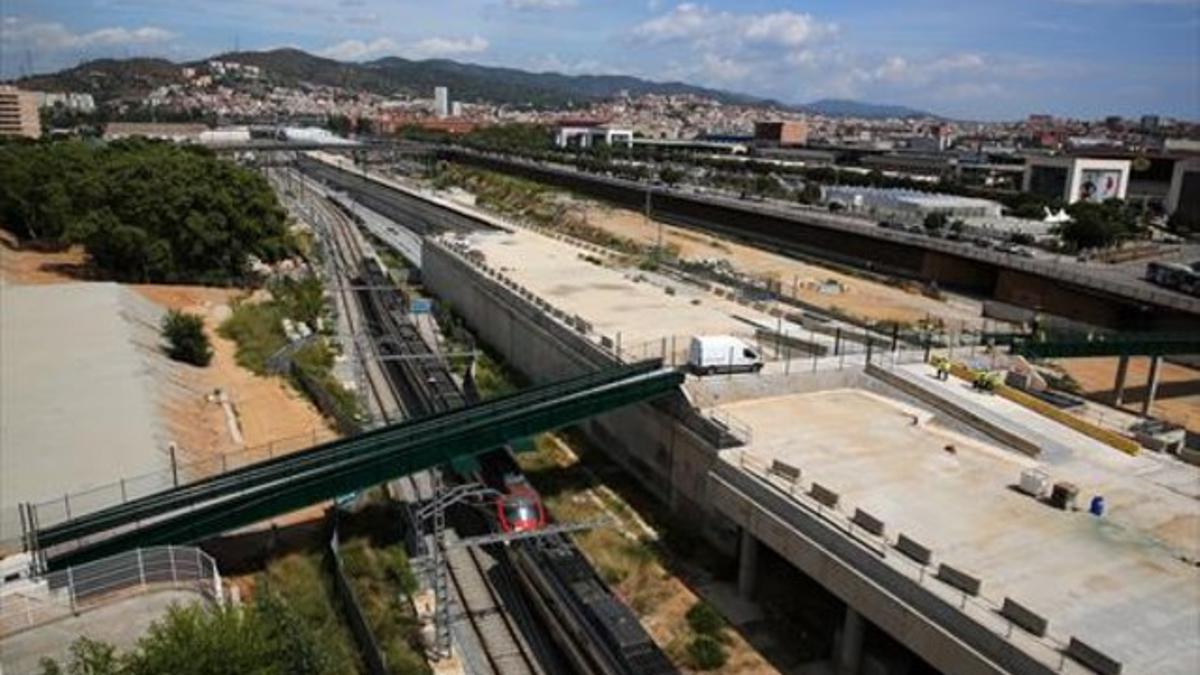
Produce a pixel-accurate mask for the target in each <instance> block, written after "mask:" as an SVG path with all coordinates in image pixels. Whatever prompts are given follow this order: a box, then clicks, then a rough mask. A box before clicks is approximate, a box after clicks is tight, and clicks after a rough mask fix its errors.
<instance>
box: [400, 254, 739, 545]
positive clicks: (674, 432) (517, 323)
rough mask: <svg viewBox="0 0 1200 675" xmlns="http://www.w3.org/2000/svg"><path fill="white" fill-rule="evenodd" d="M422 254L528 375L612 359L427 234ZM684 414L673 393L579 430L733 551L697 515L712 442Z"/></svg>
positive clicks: (471, 322) (718, 523)
mask: <svg viewBox="0 0 1200 675" xmlns="http://www.w3.org/2000/svg"><path fill="white" fill-rule="evenodd" d="M422 260H423V261H424V269H423V270H422V277H423V280H424V284H425V286H426V287H427V288H428V289H429V290H430V291H431V292H432V293H433V294H434V295H436V296H437V297H438V298H439V299H440V300H441V301H442V302H444V303H448V304H449V305H450V306H451V307H452V308H453V310H454V312H455V313H456V314H458V315H459V316H461V317H462V318H463V320H464V321H465V322H466V323H467V325H468V326H469V327H470V328H471V330H472V331H474V333H475V335H476V336H478V337H479V339H480V340H482V341H483V342H485V343H487V344H488V345H489V346H491V347H492V348H493V349H495V350H496V351H498V352H499V353H500V354H501V356H503V357H504V359H505V361H506V362H507V363H508V364H509V365H510V366H511V367H512V368H514V369H515V370H516V371H517V372H519V373H521V375H523V376H525V377H526V378H528V379H529V380H530V381H532V382H536V383H545V382H551V381H555V380H559V379H562V378H565V377H570V376H574V375H580V374H583V373H585V372H592V371H595V370H596V369H598V368H604V367H611V366H612V365H614V364H615V363H616V360H615V357H614V356H613V355H612V353H611V352H609V351H607V350H606V349H604V348H603V347H601V346H600V345H599V344H598V340H595V338H594V336H588V335H585V334H584V333H582V332H580V331H579V330H578V329H577V328H570V327H568V326H566V325H565V324H564V323H562V322H560V321H558V320H556V319H554V318H552V317H551V316H549V315H548V314H547V313H546V312H545V311H544V309H540V308H538V307H537V306H536V305H535V304H533V303H531V302H529V301H528V300H527V299H526V298H525V297H523V296H522V295H521V293H520V292H519V290H515V289H513V288H511V287H509V286H507V285H505V284H504V283H503V282H501V281H500V280H498V279H497V278H495V277H493V276H490V275H489V274H487V273H485V272H483V271H481V270H480V268H478V267H477V266H476V265H475V264H474V263H472V262H470V261H468V260H466V259H465V258H463V257H462V256H460V255H459V254H458V253H457V252H455V251H453V250H451V249H450V248H448V247H446V246H445V245H443V244H441V243H439V242H435V241H430V240H426V242H425V246H424V248H423V251H422ZM690 414H691V413H690V405H689V404H688V403H687V401H686V399H684V397H683V396H682V395H678V396H677V397H675V398H672V399H667V400H662V401H656V402H653V403H645V404H640V405H635V406H630V407H627V408H623V409H621V410H616V411H613V412H611V413H607V414H605V415H602V416H599V417H596V418H593V419H591V420H589V421H587V422H585V423H583V424H581V425H580V429H581V430H582V431H583V432H584V433H585V434H586V435H587V436H588V438H589V440H590V441H591V442H592V443H594V444H595V445H596V446H598V447H599V448H601V449H603V450H604V451H605V452H606V453H607V454H608V456H609V457H611V458H612V459H613V460H614V461H616V462H617V463H618V464H620V465H621V466H622V468H624V469H625V470H626V471H628V472H629V473H630V474H631V475H633V476H635V477H636V478H637V479H638V480H639V481H641V483H642V485H643V486H644V487H645V489H646V490H647V491H648V492H649V493H650V494H653V495H655V496H656V497H658V498H659V499H661V500H662V502H663V503H664V504H666V505H667V506H669V507H670V508H671V510H672V511H674V512H677V513H680V514H686V516H687V518H686V521H687V522H688V523H690V524H694V525H696V526H697V527H698V528H699V527H701V525H702V524H703V529H704V532H705V534H706V535H708V538H709V539H710V540H711V541H712V543H713V544H714V545H716V546H717V547H718V548H720V549H722V550H724V551H725V552H728V553H732V552H733V551H734V550H735V548H736V543H737V539H736V531H735V530H734V529H733V528H732V527H731V526H729V525H728V524H726V523H724V522H723V520H724V519H723V518H721V517H720V516H717V517H715V518H712V519H709V518H703V517H697V514H707V513H709V511H710V509H709V507H708V506H707V505H708V504H709V503H710V500H709V499H708V495H707V490H708V485H707V480H706V476H707V474H708V470H709V468H710V467H711V466H712V464H713V463H714V462H715V461H716V449H715V448H714V447H713V445H711V444H710V443H709V442H706V440H705V439H704V437H702V436H700V435H699V434H697V433H696V432H695V431H693V430H694V429H697V428H702V427H703V426H704V425H703V424H702V423H698V420H697V419H695V418H694V417H692V418H690V419H689V420H688V421H689V424H688V425H685V424H684V423H683V421H682V420H683V419H684V417H685V416H686V415H690ZM689 427H690V428H689ZM706 521H707V522H706Z"/></svg>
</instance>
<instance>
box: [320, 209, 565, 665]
mask: <svg viewBox="0 0 1200 675" xmlns="http://www.w3.org/2000/svg"><path fill="white" fill-rule="evenodd" d="M317 208H320V209H321V210H322V213H323V214H324V220H325V223H324V224H325V225H326V226H327V228H326V229H327V230H328V232H327V233H326V234H327V237H328V241H329V244H330V247H329V248H330V254H331V255H332V256H333V258H334V267H335V268H336V274H337V275H338V278H337V279H336V280H335V282H336V285H337V287H338V293H339V294H340V296H341V297H342V299H343V302H344V303H345V306H346V307H347V310H348V314H349V315H352V316H353V319H351V316H348V317H347V318H348V319H351V327H352V329H353V330H355V331H356V333H358V332H359V331H361V332H362V333H363V334H369V335H371V336H372V340H371V343H372V344H374V343H375V341H376V339H379V347H380V349H379V351H380V353H381V354H383V355H385V356H389V357H392V360H386V359H385V360H384V361H383V363H384V367H383V368H378V367H375V368H372V369H368V370H367V378H366V379H367V380H368V383H367V384H368V387H369V390H368V392H367V393H368V395H369V396H371V397H373V398H375V402H376V404H377V405H378V406H379V408H380V409H381V410H387V409H388V407H389V406H388V402H389V401H388V399H394V400H395V401H397V402H401V405H402V406H403V408H404V410H405V411H406V413H407V414H408V416H419V415H423V414H430V413H433V412H440V411H443V410H450V409H453V408H456V407H460V406H461V405H464V404H465V399H464V398H463V396H462V394H461V392H460V390H459V389H458V387H457V384H456V383H455V382H454V381H453V379H452V378H451V377H450V376H449V373H448V370H447V369H446V368H445V367H444V365H443V364H441V363H440V360H439V357H438V355H437V354H436V353H435V352H433V350H431V349H430V348H429V347H428V345H426V344H425V342H424V340H423V339H422V338H421V336H420V334H419V333H418V332H417V331H416V329H415V327H414V326H412V324H411V323H410V322H408V321H407V319H405V318H404V316H403V311H404V307H403V304H402V303H401V302H400V300H399V298H398V297H396V296H397V295H398V292H397V293H388V292H387V291H386V290H384V289H385V288H387V287H389V286H391V285H392V284H391V280H390V279H389V278H387V276H386V273H385V272H384V271H383V268H382V266H381V265H379V264H378V259H377V258H375V257H374V256H373V255H371V254H369V253H368V252H367V251H366V250H365V247H364V246H363V244H362V242H361V240H360V239H359V236H360V235H359V233H358V231H357V228H356V224H355V223H354V221H353V216H352V214H348V213H346V212H344V211H343V210H341V209H340V207H339V206H338V205H335V204H333V203H331V202H327V201H325V200H320V202H319V204H318V206H317ZM351 302H353V303H355V304H356V305H357V312H355V310H354V309H353V308H352V305H351V304H349V303H351ZM397 313H398V314H397ZM358 315H361V316H358ZM372 360H374V361H376V363H378V361H379V360H378V359H372ZM401 480H402V481H403V482H404V483H405V484H406V488H407V490H406V492H408V493H409V494H410V495H411V496H413V497H414V498H415V499H416V500H417V501H427V500H429V499H432V498H433V496H434V495H433V494H432V487H431V485H430V481H429V477H428V476H427V475H410V476H406V477H405V478H404V479H401ZM452 536H453V535H452ZM441 554H442V555H443V556H444V557H445V560H446V564H447V573H448V581H449V582H450V583H449V586H450V592H451V595H452V598H453V602H454V603H455V604H456V605H457V606H458V607H459V609H460V611H461V614H462V616H463V618H465V619H466V621H467V623H468V624H469V625H470V626H471V630H472V632H473V633H474V637H475V639H476V640H477V642H478V645H479V646H480V647H481V651H482V654H483V661H484V663H472V665H473V666H474V668H473V669H472V670H471V671H470V672H477V671H480V670H486V671H489V672H491V673H495V674H496V675H508V674H509V673H512V674H515V675H526V674H527V675H542V673H544V672H545V671H544V670H543V669H542V668H541V667H540V665H539V662H538V660H537V659H536V658H535V657H534V656H533V654H532V650H531V648H530V646H529V645H528V644H527V643H526V641H525V640H524V638H523V635H522V634H521V632H520V630H519V628H518V627H517V626H516V625H515V622H514V620H513V619H512V617H511V616H510V615H509V613H508V612H507V611H506V603H504V602H503V599H502V598H501V594H500V593H499V592H498V591H497V589H496V588H495V584H494V583H493V582H492V581H491V577H493V576H501V577H502V578H504V577H505V575H504V574H503V571H502V570H501V569H499V568H500V566H501V564H502V563H501V561H499V560H497V559H495V558H492V557H490V556H488V555H487V554H486V553H484V552H482V551H479V550H476V549H475V548H473V547H456V546H453V545H451V546H444V547H443V549H442V550H441Z"/></svg>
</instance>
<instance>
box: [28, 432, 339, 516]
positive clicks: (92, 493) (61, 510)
mask: <svg viewBox="0 0 1200 675" xmlns="http://www.w3.org/2000/svg"><path fill="white" fill-rule="evenodd" d="M337 438H339V436H338V435H337V434H336V433H333V432H331V431H328V430H326V429H321V428H313V430H312V431H311V432H309V433H307V434H298V435H296V436H289V437H287V438H281V439H278V440H274V441H271V442H270V443H264V444H262V445H256V446H253V447H250V448H245V449H243V450H239V451H237V452H230V453H223V454H220V455H214V456H210V457H205V458H203V459H197V460H194V461H180V456H181V455H185V456H186V455H188V454H191V453H189V452H187V451H185V450H182V449H175V450H171V451H169V459H170V465H169V466H168V467H166V468H164V469H159V470H157V471H150V472H147V473H144V474H140V475H137V476H130V477H127V478H121V479H120V480H117V481H114V482H111V483H105V484H103V485H98V486H96V487H93V488H88V489H87V490H79V491H76V492H68V493H65V494H63V495H62V496H61V497H54V498H52V499H47V500H45V501H41V502H37V503H31V504H29V509H30V511H31V513H32V514H33V517H34V518H35V521H34V523H24V524H23V525H24V527H26V528H28V527H30V526H36V528H46V527H51V526H53V525H57V524H59V523H64V522H66V521H68V520H72V519H74V518H78V517H80V516H83V515H87V514H89V513H93V512H95V511H99V510H101V509H105V508H108V507H110V506H115V505H117V504H124V503H126V502H129V501H132V500H134V499H138V498H141V497H146V496H149V495H152V494H157V493H159V492H162V491H164V490H170V489H172V488H176V487H179V486H181V485H187V484H188V483H191V482H193V481H197V480H200V479H203V478H208V477H210V476H215V475H219V474H222V473H224V472H226V471H229V470H231V469H237V468H240V467H243V466H249V465H251V464H255V463H257V462H261V461H263V460H267V459H271V458H273V457H276V456H278V455H285V454H290V453H293V452H296V451H297V450H303V449H305V448H310V447H312V446H315V445H319V444H321V443H325V442H328V441H332V440H335V439H337Z"/></svg>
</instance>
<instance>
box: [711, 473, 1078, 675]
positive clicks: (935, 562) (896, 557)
mask: <svg viewBox="0 0 1200 675" xmlns="http://www.w3.org/2000/svg"><path fill="white" fill-rule="evenodd" d="M719 464H720V465H723V466H725V467H727V469H726V470H724V471H721V470H720V469H719V470H718V473H719V474H720V475H722V476H723V477H725V478H727V479H732V481H733V484H734V485H735V486H738V487H739V488H743V487H745V481H746V479H748V478H749V479H750V480H752V481H754V482H755V483H756V484H758V485H759V486H761V487H762V488H763V489H765V490H767V491H768V492H769V493H770V494H773V495H774V496H775V497H776V498H777V499H783V500H786V502H788V503H790V504H791V505H793V506H795V507H798V508H799V509H800V510H801V511H803V512H805V513H807V514H808V515H809V516H810V517H811V518H813V519H814V520H815V521H816V522H817V523H820V524H821V525H823V526H824V527H825V528H827V529H828V530H829V531H831V532H836V533H838V534H840V535H841V536H842V537H843V538H844V540H845V541H846V542H847V543H850V544H853V546H854V547H855V548H857V549H858V550H860V551H861V552H862V553H863V554H865V557H864V558H862V559H864V560H865V559H869V560H871V561H872V564H873V565H875V566H879V565H882V566H884V567H886V568H887V569H889V570H891V575H892V578H896V579H904V580H906V581H907V582H908V583H910V584H915V587H914V588H910V589H909V590H910V591H914V592H916V593H919V594H923V595H924V596H925V597H926V598H927V599H928V600H935V599H936V600H938V601H940V603H939V604H938V605H937V610H938V611H937V612H936V613H934V614H931V615H928V618H929V619H930V620H932V621H936V622H938V623H943V619H949V620H950V621H949V622H950V624H952V625H953V626H957V627H959V628H962V627H964V626H967V625H971V626H975V627H976V628H975V629H973V630H972V634H974V635H976V636H978V637H980V638H982V639H984V640H987V641H997V640H998V641H999V642H996V644H1007V645H1009V646H1011V648H1013V649H1015V650H1017V653H1020V654H1023V655H1024V656H1025V658H1028V659H1031V660H1032V661H1034V662H1036V663H1037V664H1038V665H1039V667H1040V668H1043V669H1044V671H1045V672H1062V673H1080V674H1082V673H1091V672H1093V671H1092V670H1091V669H1088V668H1086V667H1084V666H1083V665H1081V664H1079V663H1076V662H1075V661H1073V660H1072V659H1069V658H1067V655H1068V653H1069V652H1070V651H1071V649H1070V645H1071V643H1070V642H1069V641H1067V640H1063V639H1060V638H1059V637H1057V636H1055V635H1053V634H1051V633H1050V632H1048V631H1044V632H1043V634H1042V635H1036V634H1034V633H1031V632H1029V631H1027V630H1025V629H1024V628H1022V627H1021V626H1020V625H1018V623H1016V622H1014V621H1013V620H1012V619H1011V618H1009V617H1008V616H1006V615H1005V613H1004V609H1005V607H1006V606H1007V603H1005V602H997V601H996V600H995V599H994V598H990V597H988V596H987V595H986V594H984V593H983V592H981V591H980V590H978V589H976V591H975V592H974V593H971V592H968V591H966V590H963V589H962V588H958V587H956V586H955V585H952V584H951V583H949V582H947V581H945V580H944V577H943V576H942V575H941V574H939V572H940V570H941V568H942V566H944V563H945V561H943V560H939V559H937V557H936V552H934V551H930V550H928V549H925V551H924V552H925V553H926V554H927V556H928V560H927V561H926V562H924V563H922V562H919V561H918V560H916V559H915V558H914V557H913V556H912V554H911V548H910V549H909V552H906V551H905V545H904V544H903V543H902V542H901V539H907V538H905V537H903V535H902V533H899V532H896V533H893V532H891V531H888V530H884V523H882V522H880V521H875V522H876V523H877V524H878V528H879V533H878V534H876V533H874V532H872V531H870V530H871V527H870V524H871V521H873V520H874V519H873V518H870V517H868V518H866V519H863V518H861V517H860V510H858V509H854V510H853V515H851V514H850V513H848V511H850V507H849V506H848V505H845V504H843V503H839V501H838V497H837V495H836V494H835V493H829V492H826V494H833V500H832V501H833V504H832V506H831V505H827V504H826V503H822V500H821V499H819V498H818V497H817V496H816V493H818V492H820V491H821V490H822V487H821V486H817V483H815V482H814V481H812V480H806V477H805V476H804V475H803V473H802V471H801V469H800V468H799V467H790V466H786V465H784V468H785V469H786V470H780V466H781V465H780V463H779V462H775V461H768V460H766V459H764V458H762V457H758V456H755V455H753V454H751V453H749V452H747V451H745V450H742V451H738V456H737V458H736V459H735V460H733V462H720V463H719ZM734 467H737V469H740V472H739V471H737V470H732V471H731V470H729V469H733V468H734ZM806 483H807V489H806ZM814 486H817V487H816V488H815V489H814ZM825 489H826V490H827V487H826V488H825ZM748 496H749V495H748ZM764 507H765V506H764ZM908 543H910V544H911V543H912V540H911V539H908ZM918 548H921V549H923V548H924V547H921V546H919V545H918ZM847 562H849V561H847ZM872 579H873V580H874V581H876V582H877V583H882V582H886V581H888V579H887V578H882V577H878V576H875V575H872ZM883 585H884V586H885V587H887V588H889V590H895V589H893V588H892V584H889V583H883ZM900 596H901V597H906V596H907V597H912V593H911V592H908V593H902V594H900ZM1005 600H1006V601H1010V602H1011V599H1009V598H1005Z"/></svg>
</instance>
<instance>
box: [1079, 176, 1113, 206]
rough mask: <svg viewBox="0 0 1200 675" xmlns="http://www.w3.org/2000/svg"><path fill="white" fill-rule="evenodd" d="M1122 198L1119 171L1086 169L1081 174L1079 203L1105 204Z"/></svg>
mask: <svg viewBox="0 0 1200 675" xmlns="http://www.w3.org/2000/svg"><path fill="white" fill-rule="evenodd" d="M1120 196H1121V171H1120V170H1119V169H1084V170H1082V171H1080V172H1079V201H1084V202H1103V201H1105V200H1108V199H1118V198H1120Z"/></svg>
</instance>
